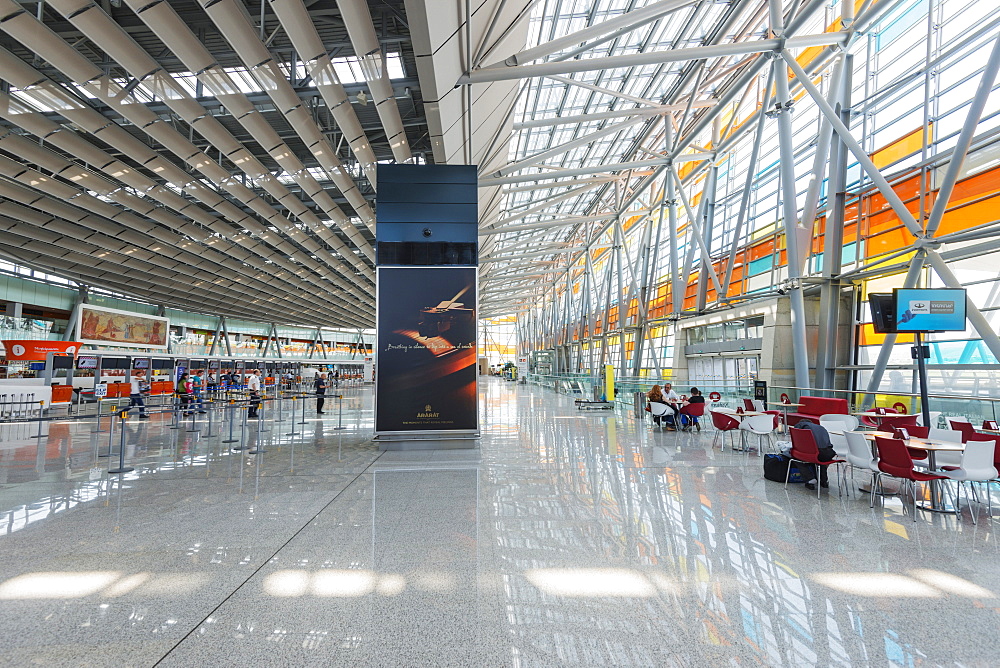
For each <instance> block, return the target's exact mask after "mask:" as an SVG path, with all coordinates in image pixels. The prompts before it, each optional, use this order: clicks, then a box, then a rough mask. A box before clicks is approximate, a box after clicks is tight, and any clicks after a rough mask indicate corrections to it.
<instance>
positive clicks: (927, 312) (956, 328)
mask: <svg viewBox="0 0 1000 668" xmlns="http://www.w3.org/2000/svg"><path fill="white" fill-rule="evenodd" d="M893 296H894V297H895V300H894V301H895V309H896V331H899V332H961V331H965V290H963V289H959V288H896V289H895V290H893Z"/></svg>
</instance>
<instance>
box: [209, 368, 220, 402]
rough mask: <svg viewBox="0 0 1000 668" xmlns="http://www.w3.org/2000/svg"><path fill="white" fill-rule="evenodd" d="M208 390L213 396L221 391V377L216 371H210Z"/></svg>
mask: <svg viewBox="0 0 1000 668" xmlns="http://www.w3.org/2000/svg"><path fill="white" fill-rule="evenodd" d="M206 389H207V390H208V391H209V393H210V394H212V395H213V396H214V395H215V394H216V393H217V392H218V391H219V376H218V374H217V373H216V372H215V369H209V370H208V379H207V381H206Z"/></svg>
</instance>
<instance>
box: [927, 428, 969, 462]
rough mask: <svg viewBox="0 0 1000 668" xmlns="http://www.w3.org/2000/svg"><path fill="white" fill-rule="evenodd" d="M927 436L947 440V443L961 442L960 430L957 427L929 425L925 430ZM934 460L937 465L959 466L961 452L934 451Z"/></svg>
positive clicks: (937, 439)
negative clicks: (946, 427)
mask: <svg viewBox="0 0 1000 668" xmlns="http://www.w3.org/2000/svg"><path fill="white" fill-rule="evenodd" d="M927 438H933V439H934V440H936V441H947V442H948V443H961V442H962V432H960V431H958V430H957V429H938V428H937V427H931V428H930V429H929V430H928V432H927ZM934 461H935V462H936V463H937V464H938V465H939V466H961V465H962V453H961V452H947V451H941V452H938V453H935V455H934Z"/></svg>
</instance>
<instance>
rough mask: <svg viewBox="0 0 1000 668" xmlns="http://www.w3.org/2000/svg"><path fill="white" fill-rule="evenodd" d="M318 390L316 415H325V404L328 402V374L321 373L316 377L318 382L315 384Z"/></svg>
mask: <svg viewBox="0 0 1000 668" xmlns="http://www.w3.org/2000/svg"><path fill="white" fill-rule="evenodd" d="M313 385H314V386H315V388H316V413H317V414H318V415H322V414H323V402H324V401H326V396H325V395H326V374H325V373H321V374H319V375H318V376H316V380H315V381H314V382H313Z"/></svg>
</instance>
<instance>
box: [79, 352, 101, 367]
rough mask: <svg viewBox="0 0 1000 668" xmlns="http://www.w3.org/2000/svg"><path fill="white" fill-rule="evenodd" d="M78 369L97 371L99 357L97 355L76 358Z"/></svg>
mask: <svg viewBox="0 0 1000 668" xmlns="http://www.w3.org/2000/svg"><path fill="white" fill-rule="evenodd" d="M76 368H77V369H96V368H97V356H96V355H80V356H79V357H77V358H76Z"/></svg>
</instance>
